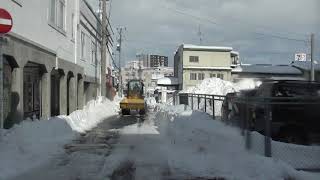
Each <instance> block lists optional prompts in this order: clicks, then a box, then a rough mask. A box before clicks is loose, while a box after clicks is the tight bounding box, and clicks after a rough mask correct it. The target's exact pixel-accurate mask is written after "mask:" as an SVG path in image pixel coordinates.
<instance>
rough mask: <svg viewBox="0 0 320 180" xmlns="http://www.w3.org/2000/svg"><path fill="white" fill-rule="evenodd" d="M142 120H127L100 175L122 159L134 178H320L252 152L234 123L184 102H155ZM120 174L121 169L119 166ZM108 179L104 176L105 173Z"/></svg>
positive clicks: (108, 171)
mask: <svg viewBox="0 0 320 180" xmlns="http://www.w3.org/2000/svg"><path fill="white" fill-rule="evenodd" d="M156 108H158V112H157V113H156V114H150V115H151V117H149V118H148V119H147V120H146V121H144V122H142V123H137V124H133V125H129V126H126V127H124V128H122V129H120V130H119V133H120V134H121V136H120V139H119V141H118V143H117V144H115V146H114V149H113V153H112V154H110V156H108V157H107V158H106V160H105V164H104V167H103V168H102V170H101V173H102V175H101V176H102V177H111V175H112V174H113V173H114V172H115V171H117V170H118V171H119V167H121V166H123V164H126V163H127V164H128V163H129V164H132V167H134V172H133V176H134V177H133V179H196V177H197V179H214V178H217V177H222V178H225V179H239V180H250V179H251V180H256V179H266V180H267V179H268V180H269V179H275V180H277V179H279V180H282V179H297V180H299V179H301V180H305V179H314V180H316V179H319V176H317V175H316V174H309V173H305V172H302V171H296V170H295V169H294V168H292V167H291V166H289V165H288V164H286V163H284V162H282V161H280V160H273V159H271V158H266V157H263V156H260V155H256V154H251V153H250V152H248V151H246V149H245V145H244V138H243V136H241V135H240V131H239V130H238V129H237V128H234V127H230V126H226V125H225V124H223V123H222V122H220V121H215V120H212V118H211V117H210V116H209V115H207V114H205V113H203V112H199V111H191V110H190V109H188V108H187V107H186V106H184V105H178V106H168V105H163V104H159V105H157V107H156ZM121 172H123V174H122V175H123V176H125V175H124V174H125V173H126V171H125V170H122V171H121ZM106 179H108V178H106Z"/></svg>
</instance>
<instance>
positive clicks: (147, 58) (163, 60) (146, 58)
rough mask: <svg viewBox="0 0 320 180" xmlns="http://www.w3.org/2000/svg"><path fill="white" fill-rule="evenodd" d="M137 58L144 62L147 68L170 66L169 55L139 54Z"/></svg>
mask: <svg viewBox="0 0 320 180" xmlns="http://www.w3.org/2000/svg"><path fill="white" fill-rule="evenodd" d="M136 58H137V60H138V61H140V62H142V63H143V66H144V67H146V68H156V67H168V65H169V63H168V56H161V55H155V54H151V55H149V54H137V56H136Z"/></svg>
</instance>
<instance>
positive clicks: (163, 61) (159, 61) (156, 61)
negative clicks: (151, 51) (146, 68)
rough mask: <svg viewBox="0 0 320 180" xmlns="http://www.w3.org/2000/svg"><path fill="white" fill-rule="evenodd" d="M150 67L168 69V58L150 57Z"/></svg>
mask: <svg viewBox="0 0 320 180" xmlns="http://www.w3.org/2000/svg"><path fill="white" fill-rule="evenodd" d="M149 59H150V67H168V57H167V56H160V55H150V57H149Z"/></svg>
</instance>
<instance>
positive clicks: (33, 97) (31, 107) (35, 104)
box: [23, 62, 41, 118]
mask: <svg viewBox="0 0 320 180" xmlns="http://www.w3.org/2000/svg"><path fill="white" fill-rule="evenodd" d="M40 95H41V94H40V66H39V65H37V64H34V63H30V62H29V63H27V65H26V66H25V67H24V71H23V106H24V118H28V117H29V118H32V117H34V116H36V117H37V118H39V117H40Z"/></svg>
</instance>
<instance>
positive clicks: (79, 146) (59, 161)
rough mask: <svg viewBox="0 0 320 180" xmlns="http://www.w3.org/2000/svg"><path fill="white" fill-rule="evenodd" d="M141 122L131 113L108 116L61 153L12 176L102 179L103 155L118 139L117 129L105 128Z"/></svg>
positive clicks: (38, 178)
mask: <svg viewBox="0 0 320 180" xmlns="http://www.w3.org/2000/svg"><path fill="white" fill-rule="evenodd" d="M140 121H141V120H140V117H133V116H127V117H120V116H112V117H109V118H107V119H105V120H104V121H103V122H101V123H100V124H98V126H97V127H96V128H94V129H92V130H91V131H89V132H88V133H86V134H83V135H82V136H80V137H79V138H77V139H75V140H73V141H72V142H71V143H69V144H66V145H65V146H64V148H65V152H64V153H62V154H60V155H57V156H55V157H53V158H52V159H51V160H50V161H49V162H47V163H45V164H43V165H41V166H40V167H38V168H34V169H32V170H31V171H28V172H26V173H24V174H21V175H19V176H18V177H15V178H13V179H15V180H20V179H21V180H22V179H34V180H41V179H47V180H54V179H101V177H100V176H99V175H100V171H101V169H102V168H103V166H104V163H105V157H106V156H108V155H109V154H110V153H111V151H112V146H114V143H116V142H117V139H118V135H117V132H115V131H108V130H110V129H113V128H115V129H118V128H122V127H124V126H126V125H129V124H134V123H139V122H140Z"/></svg>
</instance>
